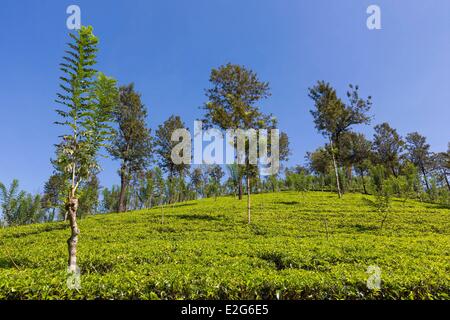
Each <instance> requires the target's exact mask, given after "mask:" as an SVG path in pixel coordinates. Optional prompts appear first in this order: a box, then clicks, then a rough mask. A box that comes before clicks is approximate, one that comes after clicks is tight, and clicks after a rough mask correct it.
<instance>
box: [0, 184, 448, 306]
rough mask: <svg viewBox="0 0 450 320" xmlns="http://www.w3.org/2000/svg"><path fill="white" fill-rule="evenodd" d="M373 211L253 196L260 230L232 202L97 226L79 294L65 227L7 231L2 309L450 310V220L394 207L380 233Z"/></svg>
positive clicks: (83, 250)
mask: <svg viewBox="0 0 450 320" xmlns="http://www.w3.org/2000/svg"><path fill="white" fill-rule="evenodd" d="M368 200H371V201H373V200H374V198H371V197H369V196H364V195H360V194H346V195H344V198H343V199H338V198H337V196H336V195H335V194H332V193H327V192H306V193H305V192H302V193H301V194H299V193H295V192H280V193H272V194H260V195H254V196H253V199H252V203H253V212H252V221H253V224H252V225H247V224H246V221H247V220H246V201H238V200H236V199H233V198H231V197H222V198H217V200H214V199H203V200H198V201H190V202H184V203H179V204H175V205H169V206H166V207H163V208H162V209H161V208H153V209H150V210H143V211H135V212H129V213H122V214H102V215H96V216H90V217H87V218H85V219H82V220H81V221H80V224H79V225H80V229H81V235H80V242H79V249H78V262H79V266H80V269H81V289H80V290H70V289H68V288H67V285H66V263H67V261H66V259H67V247H66V239H67V238H68V236H69V233H70V232H69V229H68V226H67V225H66V224H65V223H63V222H59V223H47V224H36V225H28V226H21V227H11V228H4V229H0V299H448V298H449V294H450V289H449V287H450V279H449V274H450V264H449V249H450V215H449V214H450V210H448V209H446V208H443V207H440V206H438V205H432V204H425V203H419V202H416V201H412V200H408V201H406V202H405V201H404V200H398V199H395V198H393V199H392V200H391V202H392V205H391V206H390V209H389V210H390V213H389V216H388V218H387V220H386V221H385V223H384V227H383V228H382V229H380V222H381V221H380V215H379V214H378V213H377V212H376V211H374V210H373V208H372V207H371V206H370V205H368ZM162 215H164V220H163V219H162ZM371 265H375V266H378V267H380V269H381V288H380V289H379V290H376V289H375V290H371V289H368V288H367V285H366V282H367V278H368V274H367V273H366V271H367V268H368V267H369V266H371Z"/></svg>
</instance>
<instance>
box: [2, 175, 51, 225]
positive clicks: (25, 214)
mask: <svg viewBox="0 0 450 320" xmlns="http://www.w3.org/2000/svg"><path fill="white" fill-rule="evenodd" d="M0 205H1V211H2V212H3V219H4V220H5V221H4V223H5V224H6V225H7V226H17V225H22V224H30V223H36V222H40V221H42V220H43V219H44V217H45V211H44V210H43V209H42V206H41V196H40V195H34V196H33V195H31V194H29V193H26V192H25V191H20V190H19V181H18V180H13V181H12V183H11V186H10V187H9V189H8V188H7V187H6V186H5V185H3V184H2V183H1V182H0Z"/></svg>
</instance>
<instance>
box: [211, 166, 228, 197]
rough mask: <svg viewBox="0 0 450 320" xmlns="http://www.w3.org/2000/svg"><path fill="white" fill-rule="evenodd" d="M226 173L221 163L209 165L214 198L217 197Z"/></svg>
mask: <svg viewBox="0 0 450 320" xmlns="http://www.w3.org/2000/svg"><path fill="white" fill-rule="evenodd" d="M224 175H225V173H224V172H223V170H222V168H221V167H220V166H219V165H217V164H214V165H210V166H209V167H208V176H209V182H210V183H209V185H210V188H211V191H212V193H213V194H214V198H217V195H218V193H219V192H220V181H221V180H222V178H223V176H224Z"/></svg>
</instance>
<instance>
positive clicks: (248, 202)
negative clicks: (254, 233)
mask: <svg viewBox="0 0 450 320" xmlns="http://www.w3.org/2000/svg"><path fill="white" fill-rule="evenodd" d="M250 192H251V191H250V177H249V176H247V214H248V224H250V223H251V215H250Z"/></svg>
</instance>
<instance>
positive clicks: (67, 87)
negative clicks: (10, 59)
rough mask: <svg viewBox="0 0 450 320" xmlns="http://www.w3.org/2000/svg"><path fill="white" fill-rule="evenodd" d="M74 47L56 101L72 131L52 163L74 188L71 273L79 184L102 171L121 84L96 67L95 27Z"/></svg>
mask: <svg viewBox="0 0 450 320" xmlns="http://www.w3.org/2000/svg"><path fill="white" fill-rule="evenodd" d="M69 35H70V37H71V38H72V40H73V41H72V43H69V44H68V46H69V50H67V51H66V54H67V55H66V56H65V57H63V59H64V61H63V63H61V64H60V66H61V67H60V69H61V71H62V72H63V73H64V75H63V76H62V77H60V79H61V81H62V84H61V85H60V87H61V89H62V90H63V93H59V94H57V97H58V98H57V100H56V102H57V103H59V104H61V105H63V106H64V110H62V109H60V110H57V113H58V114H59V116H60V117H61V118H62V121H58V122H56V124H59V125H62V126H64V127H65V128H66V129H67V132H66V133H65V134H64V135H62V137H61V138H62V139H61V140H62V141H61V142H60V143H59V144H58V145H57V159H56V160H55V161H53V164H54V166H55V168H56V170H57V171H59V172H61V173H62V174H63V177H64V179H65V180H66V181H67V185H68V186H69V187H68V188H69V192H68V194H67V199H66V203H65V207H66V210H67V212H68V217H69V221H70V228H71V236H70V238H69V239H68V240H67V243H68V249H69V259H68V270H69V272H76V270H77V243H78V235H79V233H80V230H79V228H78V224H77V211H78V207H79V192H78V191H79V190H78V188H79V186H80V184H81V183H83V182H84V181H87V180H88V179H89V178H90V177H91V175H92V173H93V172H96V171H97V170H98V169H99V166H98V163H97V155H98V152H99V149H100V148H101V147H102V146H104V145H105V141H106V140H107V139H109V137H110V134H111V130H110V127H109V125H108V123H109V121H110V119H111V113H112V108H113V106H114V105H116V103H117V88H116V81H115V80H114V79H112V78H108V77H106V76H105V75H103V74H102V73H97V71H96V70H95V69H94V65H95V63H96V60H95V59H96V53H97V45H98V39H97V37H96V36H94V34H93V30H92V27H84V26H83V27H82V28H81V29H80V30H79V31H78V34H69Z"/></svg>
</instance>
